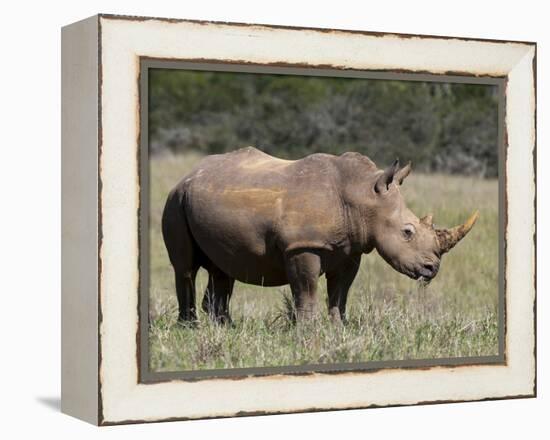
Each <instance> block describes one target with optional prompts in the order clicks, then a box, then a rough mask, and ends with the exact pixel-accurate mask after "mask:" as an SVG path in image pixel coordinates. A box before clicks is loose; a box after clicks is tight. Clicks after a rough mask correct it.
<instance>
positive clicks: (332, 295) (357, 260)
mask: <svg viewBox="0 0 550 440" xmlns="http://www.w3.org/2000/svg"><path fill="white" fill-rule="evenodd" d="M360 264H361V255H352V256H350V257H349V259H348V260H346V262H345V263H344V265H343V266H339V267H338V268H337V270H334V271H331V272H327V291H328V313H329V316H330V319H331V320H332V322H334V323H339V322H345V320H346V303H347V300H348V292H349V288H350V287H351V284H352V283H353V280H354V279H355V276H356V275H357V271H358V270H359V265H360Z"/></svg>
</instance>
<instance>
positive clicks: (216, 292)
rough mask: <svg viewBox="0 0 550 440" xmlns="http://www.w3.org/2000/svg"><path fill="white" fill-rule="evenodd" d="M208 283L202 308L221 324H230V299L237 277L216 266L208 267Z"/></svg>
mask: <svg viewBox="0 0 550 440" xmlns="http://www.w3.org/2000/svg"><path fill="white" fill-rule="evenodd" d="M207 270H208V285H207V286H206V291H205V292H204V297H203V299H202V310H203V311H204V312H205V313H208V315H209V316H210V318H211V319H212V320H213V321H214V322H217V323H219V324H230V323H231V317H230V315H229V300H230V299H231V294H232V293H233V285H234V284H235V279H234V278H231V277H230V276H228V275H226V274H225V273H223V272H222V271H221V270H220V269H218V268H217V267H215V266H213V265H212V266H210V265H209V267H207Z"/></svg>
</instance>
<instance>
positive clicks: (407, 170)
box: [394, 161, 412, 185]
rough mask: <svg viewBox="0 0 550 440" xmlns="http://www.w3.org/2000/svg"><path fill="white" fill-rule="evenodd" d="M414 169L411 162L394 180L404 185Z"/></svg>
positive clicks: (396, 174) (398, 172)
mask: <svg viewBox="0 0 550 440" xmlns="http://www.w3.org/2000/svg"><path fill="white" fill-rule="evenodd" d="M411 169H412V163H411V161H409V163H408V164H407V165H405V166H404V167H403V168H401V169H400V170H399V171H397V173H395V176H394V179H395V180H396V181H397V182H398V183H399V185H401V184H402V183H403V180H405V178H406V177H407V176H408V175H409V173H410V172H411Z"/></svg>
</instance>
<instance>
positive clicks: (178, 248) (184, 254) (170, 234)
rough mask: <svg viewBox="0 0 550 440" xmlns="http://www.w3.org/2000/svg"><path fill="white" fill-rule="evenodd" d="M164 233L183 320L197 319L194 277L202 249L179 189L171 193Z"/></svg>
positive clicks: (164, 220)
mask: <svg viewBox="0 0 550 440" xmlns="http://www.w3.org/2000/svg"><path fill="white" fill-rule="evenodd" d="M162 236H163V238H164V244H165V246H166V250H167V251H168V256H169V258H170V263H171V264H172V267H173V268H174V275H175V281H176V294H177V298H178V306H179V315H178V321H179V322H180V323H184V324H187V323H194V322H196V321H197V313H196V309H195V277H196V275H197V271H198V269H199V267H200V265H199V262H198V259H199V254H200V249H199V248H198V246H197V245H196V243H195V241H194V240H193V237H192V236H191V232H190V230H189V227H188V225H187V219H186V217H185V213H184V210H183V208H182V205H181V202H180V200H179V198H178V194H177V193H176V192H172V193H170V195H169V196H168V199H167V201H166V205H165V207H164V212H163V214H162Z"/></svg>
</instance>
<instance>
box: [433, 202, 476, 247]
mask: <svg viewBox="0 0 550 440" xmlns="http://www.w3.org/2000/svg"><path fill="white" fill-rule="evenodd" d="M478 217H479V212H477V211H476V212H474V213H473V214H472V215H471V216H470V218H469V219H468V220H467V221H466V223H464V224H463V225H460V226H455V227H454V228H451V229H436V230H435V233H436V234H437V241H438V243H439V251H440V253H441V255H443V254H444V253H446V252H449V251H450V250H451V249H452V248H453V247H455V246H456V244H457V243H458V242H459V241H460V240H462V239H463V238H464V237H465V236H466V234H467V233H468V232H470V229H472V227H473V226H474V224H475V222H476V220H477V219H478Z"/></svg>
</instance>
